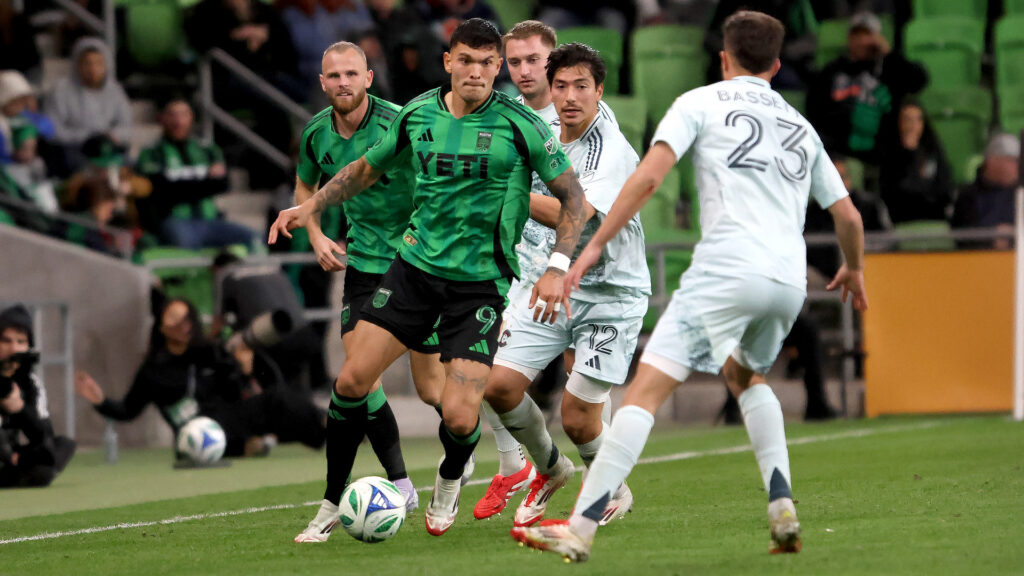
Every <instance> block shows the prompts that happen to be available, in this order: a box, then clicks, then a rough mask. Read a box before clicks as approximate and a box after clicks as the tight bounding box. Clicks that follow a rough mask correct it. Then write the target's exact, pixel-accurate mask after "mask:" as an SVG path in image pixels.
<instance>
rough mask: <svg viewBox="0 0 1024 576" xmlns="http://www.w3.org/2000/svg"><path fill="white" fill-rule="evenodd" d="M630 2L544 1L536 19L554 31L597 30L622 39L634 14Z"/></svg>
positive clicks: (595, 0)
mask: <svg viewBox="0 0 1024 576" xmlns="http://www.w3.org/2000/svg"><path fill="white" fill-rule="evenodd" d="M635 4H636V3H635V2H634V1H633V0H629V1H616V0H548V1H546V2H543V3H542V7H541V9H540V11H539V12H538V13H537V19H538V20H540V21H541V22H543V23H545V24H547V25H548V26H551V27H552V28H554V29H555V30H559V29H562V28H569V27H572V26H600V27H601V28H608V29H610V30H615V31H616V32H618V33H619V34H622V35H623V36H626V34H627V33H628V32H629V30H630V29H631V28H632V27H633V19H634V15H635V13H636V5H635Z"/></svg>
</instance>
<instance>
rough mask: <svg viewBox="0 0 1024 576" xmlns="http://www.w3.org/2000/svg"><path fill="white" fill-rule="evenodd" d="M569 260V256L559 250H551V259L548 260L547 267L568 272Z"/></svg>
mask: <svg viewBox="0 0 1024 576" xmlns="http://www.w3.org/2000/svg"><path fill="white" fill-rule="evenodd" d="M569 262H570V260H569V257H568V256H566V255H565V254H562V253H561V252H553V253H552V254H551V259H550V260H548V268H555V269H556V270H561V271H562V272H568V271H569Z"/></svg>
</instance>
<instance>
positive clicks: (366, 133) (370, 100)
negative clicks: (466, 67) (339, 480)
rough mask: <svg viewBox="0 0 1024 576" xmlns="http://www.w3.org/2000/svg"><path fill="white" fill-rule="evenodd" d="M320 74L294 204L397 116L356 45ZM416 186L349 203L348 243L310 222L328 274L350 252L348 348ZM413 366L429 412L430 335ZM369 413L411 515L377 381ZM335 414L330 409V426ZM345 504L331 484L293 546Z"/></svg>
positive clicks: (399, 181) (338, 53) (379, 187)
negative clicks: (375, 90)
mask: <svg viewBox="0 0 1024 576" xmlns="http://www.w3.org/2000/svg"><path fill="white" fill-rule="evenodd" d="M322 70H323V73H322V74H321V75H320V84H321V86H322V88H323V90H324V93H325V94H326V95H327V98H328V100H329V101H330V104H331V105H330V106H328V107H327V108H325V109H324V110H323V111H321V112H320V113H319V114H317V115H316V116H314V117H313V119H312V120H310V121H309V123H308V124H307V125H306V128H305V129H304V130H303V133H302V149H301V150H300V151H299V164H298V170H297V177H296V179H295V203H296V204H301V203H303V202H305V201H306V200H308V199H310V198H312V197H313V195H314V194H316V192H317V188H318V187H319V184H320V182H321V181H323V182H326V181H327V180H329V179H330V178H331V177H333V176H334V175H335V174H337V173H338V171H339V170H341V169H342V168H343V167H344V166H345V165H346V164H348V163H349V162H351V161H353V160H355V159H357V158H359V157H360V156H362V155H363V153H365V152H366V150H367V149H368V148H370V147H371V146H372V145H373V144H374V143H375V142H377V140H379V139H381V138H382V137H383V136H384V134H385V132H387V129H388V127H389V126H391V121H392V120H394V119H395V116H397V114H398V111H399V107H398V106H395V105H394V104H391V103H390V102H387V101H385V100H381V99H380V98H377V97H375V96H372V95H369V94H367V93H366V90H367V89H368V88H369V87H370V85H371V84H372V83H373V71H372V70H369V69H367V64H366V56H365V55H364V53H363V51H362V49H360V48H359V46H356V45H355V44H352V43H350V42H338V43H336V44H333V45H331V46H330V47H328V48H327V50H326V51H325V52H324V56H323V61H322ZM414 180H415V174H414V172H413V170H412V166H411V165H407V166H399V167H396V168H394V169H392V170H389V171H388V172H387V173H386V174H385V175H384V176H382V177H381V178H380V180H378V181H377V183H376V184H374V185H373V186H371V187H370V188H369V189H368V190H366V192H365V193H363V194H360V195H359V196H358V197H356V198H353V199H352V201H351V202H349V203H348V204H346V216H347V217H348V220H349V230H348V236H347V242H346V243H345V245H342V244H340V243H336V242H334V241H332V240H331V239H330V238H328V237H327V236H326V235H325V234H324V232H323V230H322V229H321V228H320V222H319V219H311V220H310V221H309V222H308V223H307V224H306V231H307V232H308V235H309V240H310V244H311V245H312V246H313V249H314V250H315V251H316V255H317V262H319V263H320V266H321V267H322V268H323V269H324V270H326V271H339V270H342V269H344V268H345V265H343V264H342V263H341V261H340V260H339V259H338V257H337V255H343V254H345V252H346V249H347V252H348V269H347V271H346V272H345V288H344V293H343V296H342V306H343V308H342V312H341V339H342V343H343V344H344V345H345V349H346V350H349V351H350V350H352V348H351V346H352V343H351V340H352V337H353V336H352V329H353V328H355V325H356V323H357V322H358V320H359V318H360V310H361V309H362V307H363V304H365V303H366V302H367V301H368V300H369V299H370V297H371V296H372V295H373V293H374V290H376V289H377V286H378V285H379V284H380V280H381V278H382V277H383V276H384V272H385V271H387V269H388V266H390V265H391V260H392V259H393V258H394V256H395V252H397V250H398V248H399V246H400V244H401V242H402V233H403V232H404V231H405V228H406V226H407V225H408V224H409V215H410V214H412V190H413V182H414ZM409 360H410V365H411V367H412V375H413V383H414V384H415V385H416V391H417V392H418V393H419V396H420V398H421V399H422V400H423V401H424V402H426V403H427V404H430V405H431V406H439V405H440V403H441V388H442V386H443V385H444V367H443V366H442V365H441V362H440V350H439V349H438V346H437V337H436V336H433V335H432V336H431V337H430V338H428V339H427V340H426V341H424V342H422V343H420V344H419V345H417V346H413V347H411V351H410V358H409ZM366 411H367V422H366V426H365V434H366V436H367V437H368V438H369V439H370V444H371V445H372V447H373V450H374V452H376V454H377V457H378V458H379V459H380V462H381V464H382V465H383V466H384V469H385V472H386V473H387V476H388V480H391V481H392V482H394V483H395V484H396V485H397V486H398V487H399V489H401V491H402V494H403V495H405V496H406V508H407V509H408V510H409V511H412V510H413V509H414V508H415V507H416V505H417V503H418V501H419V499H418V498H417V496H416V490H415V488H414V487H413V485H412V482H411V481H410V480H409V477H408V475H407V474H406V470H405V462H404V460H403V458H402V448H401V444H400V443H399V436H398V423H397V422H396V421H395V415H394V412H392V410H391V407H390V406H389V405H388V402H387V399H386V397H385V396H384V390H383V389H382V388H381V385H380V380H379V379H378V380H377V381H376V382H375V383H374V384H373V388H372V390H371V392H370V395H369V396H368V398H367V401H366ZM337 415H338V414H337V413H336V412H335V411H331V412H330V413H329V422H330V421H332V420H334V419H335V418H334V417H335V416H337ZM360 439H361V438H360ZM337 445H338V443H337V442H332V443H330V444H329V445H328V457H329V458H330V454H331V452H332V451H333V450H334V449H335V448H336V447H337ZM341 487H342V488H344V485H342V486H341ZM340 498H341V491H339V490H338V486H337V485H335V484H332V485H331V486H330V489H329V490H328V491H327V493H325V494H324V501H323V503H322V504H321V511H322V512H323V514H322V515H321V514H318V517H317V518H316V519H314V520H313V521H312V522H310V524H309V526H308V527H307V528H306V529H305V530H304V531H302V532H301V533H300V534H299V535H298V536H296V537H295V541H296V542H323V541H325V540H327V538H328V537H329V536H330V529H331V528H333V522H334V521H336V520H337V518H338V500H339V499H340ZM321 516H322V517H321ZM325 523H326V524H325Z"/></svg>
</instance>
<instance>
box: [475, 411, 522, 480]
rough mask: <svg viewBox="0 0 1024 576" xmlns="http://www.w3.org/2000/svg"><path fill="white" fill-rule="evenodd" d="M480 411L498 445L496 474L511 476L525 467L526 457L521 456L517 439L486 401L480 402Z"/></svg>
mask: <svg viewBox="0 0 1024 576" xmlns="http://www.w3.org/2000/svg"><path fill="white" fill-rule="evenodd" d="M480 411H481V412H482V413H483V415H484V418H486V419H487V423H488V424H490V426H491V430H492V431H493V432H494V443H495V444H497V446H498V474H501V475H502V476H511V475H513V474H515V473H516V472H519V471H520V470H522V469H523V468H525V467H526V458H525V457H524V456H523V450H522V448H520V447H519V441H518V440H516V439H515V438H514V437H513V436H512V434H511V433H509V431H508V430H506V429H505V425H504V424H502V423H501V417H500V416H498V413H497V412H495V411H494V408H491V405H490V404H488V403H487V402H483V403H481V404H480Z"/></svg>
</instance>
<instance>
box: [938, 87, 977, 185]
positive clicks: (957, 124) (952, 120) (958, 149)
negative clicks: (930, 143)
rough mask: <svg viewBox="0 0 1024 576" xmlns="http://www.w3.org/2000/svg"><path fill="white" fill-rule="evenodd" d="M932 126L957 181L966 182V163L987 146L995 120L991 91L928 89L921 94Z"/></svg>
mask: <svg viewBox="0 0 1024 576" xmlns="http://www.w3.org/2000/svg"><path fill="white" fill-rule="evenodd" d="M921 104H922V105H923V106H924V108H925V110H926V111H927V113H928V115H929V117H930V118H931V122H932V126H933V127H934V128H935V132H936V134H937V135H938V137H939V140H940V141H941V142H942V146H943V147H944V148H945V149H946V157H947V158H948V159H949V163H950V166H951V167H952V171H953V178H954V179H955V180H956V182H957V183H963V182H967V181H968V180H969V179H970V178H971V176H973V175H971V174H968V173H967V163H968V161H969V160H970V158H971V156H973V155H975V154H977V153H978V152H980V151H981V150H983V149H984V148H985V143H986V141H987V140H988V129H989V124H991V122H992V94H991V92H989V91H988V90H987V89H985V88H981V87H979V86H962V87H960V88H956V89H929V90H927V91H926V92H925V93H924V94H922V95H921Z"/></svg>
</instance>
